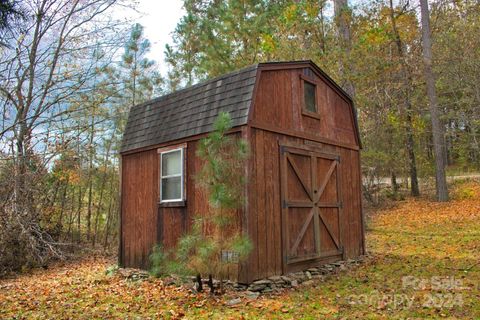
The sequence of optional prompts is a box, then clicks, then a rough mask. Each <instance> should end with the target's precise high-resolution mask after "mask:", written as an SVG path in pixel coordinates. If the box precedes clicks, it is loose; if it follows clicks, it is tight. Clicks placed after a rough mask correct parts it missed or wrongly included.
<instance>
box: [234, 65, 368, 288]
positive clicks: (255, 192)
mask: <svg viewBox="0 0 480 320" xmlns="http://www.w3.org/2000/svg"><path fill="white" fill-rule="evenodd" d="M300 75H307V76H308V77H310V78H314V79H315V80H316V82H317V92H316V96H317V106H318V108H319V115H320V117H319V119H316V118H312V117H308V116H305V115H303V114H302V103H303V102H302V101H303V100H302V96H301V95H302V94H303V92H302V91H301V78H300ZM257 85H258V88H257V90H256V96H255V100H254V106H253V110H252V111H253V114H251V121H250V122H249V124H250V125H251V129H250V131H249V141H250V144H251V149H252V159H251V162H250V167H249V187H248V204H247V229H248V232H249V235H250V237H251V238H252V240H253V242H254V244H255V246H254V250H253V252H252V254H251V256H250V259H249V260H248V261H247V263H245V264H244V268H243V269H242V273H241V275H240V279H241V280H242V281H244V282H251V281H253V280H255V279H261V278H265V277H268V276H272V275H276V274H281V273H282V271H284V269H283V268H284V263H283V261H282V259H283V255H282V252H283V250H284V248H282V218H281V216H282V203H281V185H280V152H279V145H280V144H293V145H297V146H300V147H301V146H304V145H307V146H309V147H315V148H317V149H318V150H319V151H322V152H327V153H333V154H338V155H339V156H340V158H341V164H340V166H339V173H340V183H341V186H342V190H343V191H342V198H343V199H342V201H343V210H342V212H343V213H342V218H341V219H342V232H341V234H342V239H341V242H342V244H343V246H344V254H345V257H355V256H358V255H360V254H362V253H363V225H362V209H361V185H360V181H361V180H360V179H361V177H360V155H359V144H358V139H357V137H356V134H355V130H356V129H355V124H354V118H353V117H354V115H353V112H352V109H351V105H350V102H349V101H347V100H346V99H345V98H343V97H342V96H341V95H340V94H339V92H338V91H336V90H335V88H333V87H332V86H330V85H329V84H328V83H327V82H325V81H324V79H322V78H321V77H320V76H319V75H316V74H315V73H314V72H313V71H312V70H311V69H310V68H302V69H287V70H268V71H267V70H262V71H261V73H260V79H259V81H258V84H257Z"/></svg>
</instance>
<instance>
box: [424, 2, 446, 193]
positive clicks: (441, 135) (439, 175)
mask: <svg viewBox="0 0 480 320" xmlns="http://www.w3.org/2000/svg"><path fill="white" fill-rule="evenodd" d="M420 7H421V15H422V47H423V63H424V72H425V80H426V83H427V95H428V100H429V102H430V103H429V106H430V117H431V121H432V137H433V150H434V152H435V181H436V189H437V200H438V201H448V189H447V179H446V177H445V159H446V158H447V157H446V149H445V128H444V127H443V125H442V123H441V121H440V116H439V110H438V100H437V93H436V90H435V75H434V74H433V71H432V41H431V38H430V13H429V10H428V1H427V0H420Z"/></svg>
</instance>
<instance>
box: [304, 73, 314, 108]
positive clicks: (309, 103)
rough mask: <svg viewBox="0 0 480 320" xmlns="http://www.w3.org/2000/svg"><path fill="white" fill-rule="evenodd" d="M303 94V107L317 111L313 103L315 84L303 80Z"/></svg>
mask: <svg viewBox="0 0 480 320" xmlns="http://www.w3.org/2000/svg"><path fill="white" fill-rule="evenodd" d="M303 88H304V92H303V94H304V96H305V109H307V110H308V111H311V112H317V107H316V103H315V85H314V84H311V83H310V82H307V81H304V82H303Z"/></svg>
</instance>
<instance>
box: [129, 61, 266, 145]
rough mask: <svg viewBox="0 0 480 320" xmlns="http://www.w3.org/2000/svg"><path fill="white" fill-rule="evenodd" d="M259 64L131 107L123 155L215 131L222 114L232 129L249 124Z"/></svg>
mask: <svg viewBox="0 0 480 320" xmlns="http://www.w3.org/2000/svg"><path fill="white" fill-rule="evenodd" d="M257 67H258V65H254V66H251V67H248V68H245V69H242V70H238V71H235V72H232V73H229V74H225V75H222V76H220V77H217V78H214V79H211V80H209V81H206V82H203V83H199V84H197V85H194V86H191V87H188V88H185V89H182V90H179V91H176V92H173V93H171V94H167V95H165V96H162V97H159V98H157V99H154V100H151V101H148V102H145V103H143V104H141V105H137V106H134V107H132V109H131V110H130V114H129V116H128V121H127V126H126V128H125V133H124V135H123V142H122V149H121V152H127V151H131V150H134V149H138V148H143V147H148V146H152V145H155V144H160V143H163V142H167V141H172V140H177V139H181V138H185V137H189V136H193V135H197V134H201V133H205V132H209V131H211V130H212V124H213V122H214V121H215V118H216V117H217V115H218V114H219V113H220V112H221V111H225V112H229V113H230V115H231V117H232V122H233V126H234V127H235V126H240V125H244V124H246V123H247V119H248V112H249V108H250V105H251V101H252V98H253V89H254V86H255V79H256V73H257Z"/></svg>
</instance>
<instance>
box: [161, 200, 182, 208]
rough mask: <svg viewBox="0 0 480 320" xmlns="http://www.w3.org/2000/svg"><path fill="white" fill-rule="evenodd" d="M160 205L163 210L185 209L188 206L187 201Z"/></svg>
mask: <svg viewBox="0 0 480 320" xmlns="http://www.w3.org/2000/svg"><path fill="white" fill-rule="evenodd" d="M158 205H159V206H160V207H162V208H176V207H185V206H186V205H187V201H185V200H181V201H170V202H159V203H158Z"/></svg>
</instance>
